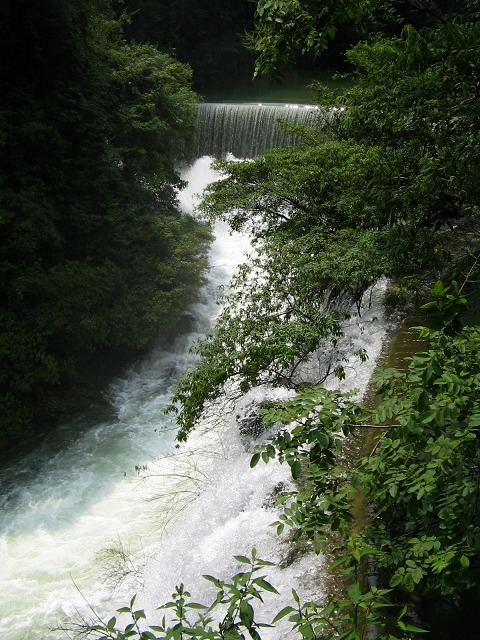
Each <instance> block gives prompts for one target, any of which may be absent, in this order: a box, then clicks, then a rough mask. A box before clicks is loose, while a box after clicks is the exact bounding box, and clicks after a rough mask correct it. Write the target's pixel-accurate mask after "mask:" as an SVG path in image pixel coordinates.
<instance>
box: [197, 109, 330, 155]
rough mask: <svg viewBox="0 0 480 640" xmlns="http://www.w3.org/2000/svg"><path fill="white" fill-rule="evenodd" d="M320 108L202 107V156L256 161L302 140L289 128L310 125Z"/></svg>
mask: <svg viewBox="0 0 480 640" xmlns="http://www.w3.org/2000/svg"><path fill="white" fill-rule="evenodd" d="M319 113H320V111H319V109H318V107H314V106H311V105H297V104H215V103H203V104H201V105H200V106H199V111H198V120H199V129H200V136H199V152H198V155H199V156H203V155H209V156H215V157H219V156H224V155H225V154H226V153H233V155H234V156H235V157H237V158H254V157H255V156H258V155H259V154H260V153H262V152H263V151H265V150H266V149H272V148H273V147H280V146H286V145H295V144H296V143H297V142H298V136H296V135H295V134H292V133H286V132H285V130H284V128H283V127H282V126H281V124H280V123H281V122H284V123H286V124H289V125H291V124H310V123H312V122H313V121H314V119H315V118H317V117H318V116H319Z"/></svg>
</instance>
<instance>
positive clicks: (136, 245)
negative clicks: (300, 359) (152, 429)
mask: <svg viewBox="0 0 480 640" xmlns="http://www.w3.org/2000/svg"><path fill="white" fill-rule="evenodd" d="M23 4H24V3H23V2H10V1H8V2H6V3H3V5H2V8H1V10H0V11H1V21H2V29H4V31H2V33H3V34H4V35H3V37H2V39H1V45H0V46H1V49H2V59H5V60H8V61H9V62H8V63H6V64H5V65H2V70H1V73H2V86H3V87H5V90H4V91H3V92H2V96H1V97H0V122H1V125H2V127H1V128H2V135H1V138H0V145H1V147H2V158H3V161H2V170H1V174H0V197H1V201H0V238H1V248H0V264H1V269H2V281H1V284H0V299H1V319H2V338H1V341H0V361H1V365H0V396H2V398H3V400H1V403H2V404H1V406H2V409H3V411H2V428H1V429H0V440H1V441H4V440H7V439H9V438H10V437H11V436H12V435H14V434H15V432H21V431H22V429H25V428H28V423H29V421H30V418H31V410H32V407H38V406H39V405H40V404H41V400H42V399H44V398H47V397H48V396H50V395H51V389H52V388H54V387H56V386H59V385H65V384H66V382H67V380H70V381H71V380H72V379H74V375H75V369H76V368H77V365H78V363H79V361H82V362H84V361H85V360H87V359H88V358H89V357H90V358H94V357H95V354H98V353H99V352H101V353H102V354H103V355H104V356H105V355H106V354H107V353H108V352H110V353H116V354H120V355H121V357H122V358H127V357H128V356H129V355H130V356H131V355H132V354H137V353H138V351H139V350H140V349H144V348H145V347H146V346H147V345H148V344H150V343H151V342H152V340H153V339H155V338H157V337H159V338H160V339H163V340H165V339H167V338H168V336H169V335H171V333H172V330H173V327H174V325H175V322H176V321H177V320H178V319H179V318H180V316H181V314H182V310H183V309H185V306H186V305H187V304H189V303H190V302H191V301H193V300H194V298H195V295H196V292H197V290H198V287H199V285H200V284H201V283H202V272H203V270H204V269H205V266H206V265H205V260H204V258H203V254H204V251H205V248H206V244H207V242H208V240H209V237H210V233H209V231H208V230H207V229H206V228H205V227H202V226H200V225H198V224H196V223H193V221H192V220H190V219H188V218H187V217H185V216H182V215H181V214H180V213H179V211H178V210H177V202H176V191H177V189H178V187H179V186H180V185H181V181H180V179H179V176H178V175H177V173H176V171H175V163H177V162H178V161H179V160H182V158H184V157H185V154H187V153H188V149H189V144H192V142H193V140H194V137H195V121H196V104H197V98H196V95H195V94H194V93H193V92H192V91H191V89H190V82H191V72H190V70H189V69H188V68H187V67H185V66H184V65H182V64H180V63H178V62H177V61H175V60H174V59H173V58H171V57H170V56H169V55H167V54H161V53H159V52H158V50H156V49H155V48H154V47H153V46H150V45H135V44H130V45H129V44H126V43H125V42H124V41H123V37H122V33H121V24H120V23H118V22H116V21H115V19H114V18H113V14H112V12H111V9H110V6H109V2H103V1H101V2H100V1H99V2H97V1H94V0H82V1H81V2H77V3H73V4H72V3H70V4H68V5H64V3H63V4H62V3H58V2H56V1H54V0H48V1H47V2H37V1H35V2H30V3H28V7H24V6H23ZM72 376H73V378H72Z"/></svg>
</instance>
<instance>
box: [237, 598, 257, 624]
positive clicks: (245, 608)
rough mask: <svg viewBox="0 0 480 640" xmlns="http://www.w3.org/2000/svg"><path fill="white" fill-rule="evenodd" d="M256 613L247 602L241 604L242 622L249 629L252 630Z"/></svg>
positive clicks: (243, 601)
mask: <svg viewBox="0 0 480 640" xmlns="http://www.w3.org/2000/svg"><path fill="white" fill-rule="evenodd" d="M253 618H254V611H253V607H252V605H251V604H250V603H249V602H247V601H246V600H242V601H241V602H240V620H241V621H242V622H243V624H244V625H245V627H246V628H247V629H250V628H251V626H252V623H253Z"/></svg>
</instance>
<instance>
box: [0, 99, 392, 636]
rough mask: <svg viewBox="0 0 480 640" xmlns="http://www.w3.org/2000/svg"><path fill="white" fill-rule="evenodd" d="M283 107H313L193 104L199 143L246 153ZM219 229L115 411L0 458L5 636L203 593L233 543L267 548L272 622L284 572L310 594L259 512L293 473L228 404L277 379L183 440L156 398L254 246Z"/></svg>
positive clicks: (285, 582) (195, 182)
mask: <svg viewBox="0 0 480 640" xmlns="http://www.w3.org/2000/svg"><path fill="white" fill-rule="evenodd" d="M285 113H288V114H294V115H295V117H297V116H298V118H299V120H296V121H300V116H302V118H303V119H304V120H305V119H308V118H312V117H313V115H312V114H313V112H312V111H309V110H302V109H300V108H299V109H292V110H289V109H285V108H283V110H282V108H280V107H274V108H272V107H268V108H265V109H264V108H258V107H252V106H249V107H245V108H243V109H242V108H240V107H238V106H236V107H233V106H229V105H226V106H224V107H222V106H220V105H215V106H213V105H204V106H202V107H201V117H203V118H204V124H203V125H202V126H203V131H204V134H202V136H203V135H204V137H205V141H204V142H202V144H205V145H212V146H211V147H210V149H213V146H214V145H217V144H218V145H219V146H218V147H215V149H216V150H215V153H216V154H217V153H220V152H223V151H226V150H228V151H232V150H234V151H236V152H237V153H238V154H239V155H243V156H252V155H254V152H253V151H252V149H260V148H266V147H267V146H271V145H272V144H276V143H275V142H274V141H275V137H274V136H275V135H277V134H273V133H271V132H270V130H269V129H268V128H269V127H270V124H268V122H270V123H272V122H274V121H275V120H276V118H277V117H278V115H281V114H285ZM202 114H203V115H202ZM269 119H270V120H269ZM219 123H223V124H222V125H221V128H222V130H221V131H218V127H219V126H220V125H219ZM230 127H231V128H230ZM242 127H244V128H242ZM215 128H217V129H215ZM227 129H228V132H227V131H226V130H227ZM217 133H218V135H217ZM264 134H266V135H265V137H266V141H261V140H260V137H261V136H263V135H264ZM278 135H282V134H281V133H279V134H278ZM209 136H211V141H210V142H208V140H207V139H208V137H209ZM236 144H238V146H235V145H236ZM252 145H258V146H252ZM220 147H221V151H219V149H220ZM211 161H212V158H211V157H201V158H199V159H198V160H197V161H196V162H195V163H194V164H193V165H192V167H190V168H189V169H188V170H186V171H185V172H184V174H183V176H182V177H183V179H184V180H185V181H186V182H187V183H188V186H187V187H186V188H185V190H184V191H183V192H181V193H180V202H181V206H182V207H183V209H184V210H185V211H187V212H190V211H192V209H193V207H194V204H195V202H196V200H197V198H198V195H197V194H198V193H199V192H201V190H202V189H203V188H204V187H205V186H206V185H207V184H208V183H210V182H211V181H213V180H215V179H217V178H218V177H219V175H218V174H217V173H215V172H214V171H213V170H212V168H211ZM215 236H216V239H215V241H214V243H213V245H212V247H211V250H210V271H209V277H208V283H207V285H206V286H205V287H204V288H203V289H202V291H201V294H200V299H199V301H198V302H197V303H196V304H195V305H193V306H192V307H191V308H190V309H189V314H190V316H191V317H192V319H193V321H194V323H193V324H194V328H193V331H192V332H191V333H190V334H188V335H184V336H182V337H181V338H179V339H178V340H177V341H176V342H175V343H174V344H173V345H172V346H171V348H170V349H169V350H162V349H159V348H153V349H152V351H151V353H150V355H149V356H148V357H147V358H146V359H145V360H144V362H143V363H141V364H140V365H137V366H136V367H134V368H133V369H132V370H131V371H130V372H128V373H126V374H125V375H124V376H123V377H122V378H121V379H119V380H117V381H116V382H115V383H114V384H112V387H111V400H112V409H113V415H112V416H111V417H109V418H105V417H103V418H102V419H96V420H86V419H83V418H82V417H79V418H78V419H76V420H74V421H72V422H70V423H68V424H65V425H62V427H61V428H60V429H58V430H57V431H55V433H53V434H51V436H49V437H48V438H46V439H45V441H44V443H43V444H42V446H41V447H40V448H39V449H37V450H36V451H34V452H32V453H31V454H29V455H28V456H26V457H25V458H24V459H23V460H20V461H18V462H16V463H15V465H12V466H11V467H9V468H6V469H3V470H2V471H1V473H0V489H1V492H0V513H1V520H0V554H1V558H2V560H1V563H0V593H1V594H2V595H1V603H0V637H1V638H2V640H25V638H28V640H54V639H58V638H62V639H63V638H66V637H67V636H65V635H64V634H62V633H59V632H58V631H55V630H53V629H55V628H56V627H59V626H60V627H61V626H62V625H64V624H65V621H66V620H69V619H71V618H72V616H75V615H76V613H77V612H80V613H81V614H82V615H88V613H89V606H90V605H91V606H92V607H93V608H94V609H95V610H96V611H97V612H98V613H99V614H100V615H102V616H106V615H112V614H113V612H114V610H115V608H117V607H119V606H122V605H125V604H127V603H128V601H129V599H130V597H131V595H132V593H134V592H138V600H137V602H138V604H139V606H141V607H145V609H146V610H147V613H148V616H149V619H150V621H151V622H152V623H154V622H155V616H157V615H158V613H157V612H156V608H157V607H158V606H159V605H160V604H161V603H163V602H166V601H167V600H169V599H170V594H171V593H172V590H173V588H174V586H175V585H176V584H179V583H180V582H183V583H185V585H186V587H187V588H188V589H189V591H190V592H191V593H192V596H193V599H194V600H195V601H197V602H202V601H203V602H208V601H209V598H210V596H211V588H212V585H211V584H210V583H208V582H206V581H205V580H203V579H202V578H201V575H202V574H211V575H215V576H218V577H220V578H225V579H226V578H228V577H229V576H231V575H232V573H235V572H236V571H238V566H237V565H236V563H235V561H234V560H233V558H232V556H233V555H234V554H243V555H248V553H249V550H250V549H252V548H253V547H255V548H256V549H257V551H258V555H259V557H262V558H265V559H267V560H271V561H273V562H275V563H277V566H275V567H272V570H271V571H269V572H268V573H269V580H270V581H271V582H272V583H273V584H274V585H275V586H276V587H277V589H278V590H279V591H280V592H281V593H282V594H283V598H285V601H284V600H283V599H282V597H279V596H275V595H273V594H266V596H267V597H266V602H265V608H264V610H263V611H262V613H261V615H260V619H261V620H262V621H264V622H270V621H271V619H272V618H273V615H274V613H275V612H276V611H278V610H279V609H280V608H282V606H285V604H287V601H289V600H290V592H291V588H292V587H294V588H295V589H296V590H297V591H298V592H299V594H300V595H301V597H306V598H309V599H314V598H317V597H319V596H320V595H321V589H322V583H321V580H320V579H319V567H320V565H321V559H319V558H318V557H317V556H315V555H314V554H305V555H303V556H300V557H298V558H296V559H294V561H292V562H291V563H290V564H289V565H288V566H284V565H285V564H287V563H283V564H282V563H281V561H282V560H284V559H285V558H286V557H287V556H288V555H289V542H288V539H287V538H286V537H284V538H283V539H278V537H277V536H276V533H275V529H274V528H272V527H270V526H269V525H270V524H271V523H272V522H273V521H274V520H276V519H277V517H278V513H276V511H275V508H274V507H273V506H272V505H273V502H274V501H273V495H274V494H275V492H276V491H277V490H278V488H279V487H287V488H288V486H289V483H290V482H291V477H290V472H289V468H288V467H287V466H285V467H283V466H281V465H279V464H277V463H270V464H269V465H263V464H259V465H257V467H255V469H250V468H249V461H250V456H251V454H250V453H249V451H247V450H246V449H245V443H244V441H243V439H242V437H241V434H240V431H239V424H238V420H237V417H238V415H242V413H243V412H245V411H248V407H249V406H250V405H251V403H252V402H259V401H261V400H262V399H264V398H265V397H267V398H271V399H280V398H282V397H285V395H284V394H286V393H288V392H287V391H286V390H276V389H268V388H263V389H254V390H252V391H251V392H249V394H248V395H247V396H246V397H245V398H243V399H242V400H241V401H240V403H239V405H237V406H236V407H235V410H234V411H233V413H232V412H227V411H225V410H224V408H223V407H222V406H219V407H218V411H217V413H216V414H214V415H212V416H210V417H209V418H208V419H207V420H205V421H204V422H203V423H202V424H200V425H199V428H198V430H197V431H195V432H194V434H193V435H192V437H191V438H190V439H189V440H188V442H187V443H185V444H182V445H181V446H180V447H179V448H176V447H175V441H174V427H175V425H174V424H173V420H172V419H171V418H169V417H168V416H166V415H165V414H164V412H163V409H164V407H165V406H166V405H167V404H168V402H169V398H170V393H171V389H172V384H173V383H174V380H175V378H176V377H177V376H178V375H181V373H182V372H184V371H185V370H187V369H188V368H191V367H192V366H194V364H195V362H196V357H195V356H194V355H192V354H191V353H189V347H190V346H191V345H192V343H193V342H194V341H195V340H196V339H197V338H198V337H199V336H201V335H203V334H204V333H205V332H207V331H209V330H211V328H212V323H213V322H214V319H215V316H216V314H217V313H218V306H217V305H216V298H217V294H218V289H219V287H220V286H222V285H225V284H226V283H227V282H228V279H229V278H230V276H231V275H232V273H233V271H234V269H235V268H236V265H237V264H238V263H239V262H241V261H242V260H243V256H244V253H245V251H248V250H249V248H250V243H249V239H248V238H246V237H243V236H240V235H238V234H234V235H231V234H230V233H229V231H228V229H227V228H226V227H225V226H224V225H221V224H219V225H218V226H217V227H216V228H215ZM381 313H382V312H381V309H380V308H379V307H378V306H377V307H375V306H373V307H372V308H370V309H365V311H364V313H363V315H362V318H361V319H360V318H357V319H356V320H355V321H352V322H351V326H350V328H349V329H348V332H347V336H346V338H345V339H346V340H347V341H351V342H352V344H354V347H353V348H355V349H356V348H359V347H365V348H366V349H367V350H368V353H369V356H370V360H369V361H368V362H367V363H355V364H354V363H353V362H352V366H351V367H347V371H348V378H347V380H346V381H345V384H349V385H350V386H352V387H357V388H359V389H360V390H362V389H364V388H365V386H366V384H367V381H368V379H369V376H370V373H371V370H372V367H373V365H374V362H375V358H376V355H378V353H379V351H380V346H381V342H382V338H383V330H379V329H378V324H376V331H375V332H374V333H373V332H370V331H369V330H368V323H369V319H371V318H372V317H373V316H376V317H379V318H381ZM363 327H364V328H365V330H363ZM352 350H353V349H352ZM280 566H283V568H280ZM86 601H88V603H89V605H87V604H86ZM262 637H264V639H265V640H269V639H270V640H274V639H275V640H280V639H282V638H284V639H288V638H289V637H290V635H289V632H288V630H285V629H282V627H280V628H277V629H273V630H270V629H265V630H264V635H263V636H262Z"/></svg>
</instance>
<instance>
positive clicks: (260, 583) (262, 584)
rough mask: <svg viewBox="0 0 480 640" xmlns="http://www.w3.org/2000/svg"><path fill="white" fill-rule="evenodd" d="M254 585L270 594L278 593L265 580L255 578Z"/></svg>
mask: <svg viewBox="0 0 480 640" xmlns="http://www.w3.org/2000/svg"><path fill="white" fill-rule="evenodd" d="M254 583H255V584H257V585H258V586H259V587H262V589H265V591H269V592H270V593H278V591H277V590H276V589H275V587H274V586H273V585H271V584H270V582H267V580H265V579H264V578H256V579H255V580H254Z"/></svg>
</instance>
